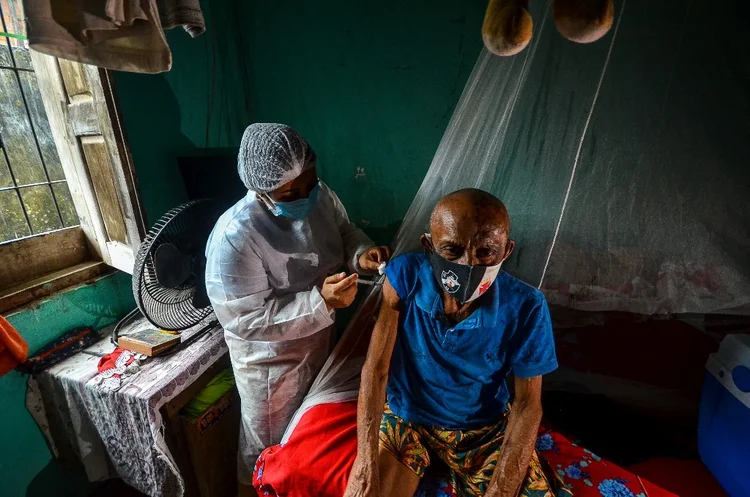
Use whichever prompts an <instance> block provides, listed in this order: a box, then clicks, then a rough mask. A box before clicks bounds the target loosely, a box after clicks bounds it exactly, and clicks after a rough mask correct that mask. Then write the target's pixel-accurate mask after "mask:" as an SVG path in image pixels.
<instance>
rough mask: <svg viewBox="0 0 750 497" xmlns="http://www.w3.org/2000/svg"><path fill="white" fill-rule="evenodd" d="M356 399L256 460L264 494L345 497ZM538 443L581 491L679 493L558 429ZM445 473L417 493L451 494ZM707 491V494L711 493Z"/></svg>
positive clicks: (325, 410) (325, 409)
mask: <svg viewBox="0 0 750 497" xmlns="http://www.w3.org/2000/svg"><path fill="white" fill-rule="evenodd" d="M356 422H357V403H356V402H354V401H351V402H342V403H338V404H321V405H319V406H315V407H313V408H312V409H310V410H309V411H308V412H307V413H306V414H305V415H304V416H303V417H302V420H301V421H300V423H299V424H298V425H297V428H296V429H295V430H294V433H293V434H292V436H291V437H290V439H289V441H288V443H286V444H282V445H276V446H273V447H269V448H268V449H266V450H265V451H263V453H262V454H261V456H260V458H259V459H258V463H257V464H256V466H255V474H254V480H253V481H254V483H255V488H256V489H257V490H258V491H259V494H260V495H267V496H281V495H283V496H284V497H309V496H312V495H314V496H316V497H341V495H343V493H344V489H345V488H346V481H347V478H348V476H349V472H350V470H351V467H352V464H353V462H354V456H355V454H356V451H357V429H356ZM537 449H538V450H539V452H540V454H541V455H542V456H543V457H545V458H546V459H547V461H548V462H549V463H550V464H551V466H552V468H554V469H555V470H556V471H558V472H561V474H562V475H563V478H564V480H565V482H566V484H568V485H570V487H571V488H572V489H573V495H575V496H576V497H677V496H676V495H675V494H673V493H671V492H668V491H666V490H664V489H662V488H659V487H658V486H656V485H654V484H653V483H650V482H648V481H646V480H644V479H642V478H639V477H638V476H636V475H635V474H634V473H631V472H630V471H628V470H625V469H623V468H620V467H619V466H616V465H614V464H613V463H611V462H608V461H605V460H602V459H600V458H599V457H597V456H596V455H594V454H592V453H591V452H589V451H587V450H586V449H584V448H583V447H578V446H576V445H573V444H572V443H571V442H570V441H568V440H567V439H566V438H565V437H563V436H562V435H560V434H559V433H555V432H552V431H547V430H545V429H541V430H540V433H539V440H538V442H537ZM444 483H445V482H441V480H440V478H436V479H435V482H434V485H433V487H431V488H440V489H441V490H440V491H436V490H433V491H430V489H426V488H422V487H420V491H419V492H418V493H417V495H420V496H422V495H427V496H435V495H440V496H447V497H450V495H451V494H450V493H449V492H450V488H449V487H447V486H446V485H445V484H444ZM706 495H708V494H706Z"/></svg>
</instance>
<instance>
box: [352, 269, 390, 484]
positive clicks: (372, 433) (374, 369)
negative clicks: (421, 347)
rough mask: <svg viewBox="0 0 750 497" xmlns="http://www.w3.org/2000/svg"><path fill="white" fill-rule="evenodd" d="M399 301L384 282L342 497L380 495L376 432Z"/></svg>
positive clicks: (381, 411) (362, 381) (363, 379)
mask: <svg viewBox="0 0 750 497" xmlns="http://www.w3.org/2000/svg"><path fill="white" fill-rule="evenodd" d="M399 304H400V300H399V298H398V294H397V293H396V290H394V289H393V287H392V286H391V284H390V283H389V282H388V280H387V279H386V281H385V284H384V285H383V301H382V303H381V306H380V313H379V314H378V319H377V321H376V322H375V328H374V329H373V331H372V338H371V340H370V347H369V349H368V350H367V359H366V360H365V364H364V367H363V368H362V380H361V383H360V387H359V400H358V402H357V458H356V460H355V461H354V467H353V468H352V472H351V475H350V476H349V483H348V485H347V487H346V492H345V493H344V496H345V497H371V496H378V495H379V493H380V482H379V478H378V431H379V429H380V419H381V417H382V416H383V407H384V405H385V388H386V384H387V383H388V368H389V367H390V363H391V355H392V354H393V346H394V344H395V343H396V333H397V331H398V317H399Z"/></svg>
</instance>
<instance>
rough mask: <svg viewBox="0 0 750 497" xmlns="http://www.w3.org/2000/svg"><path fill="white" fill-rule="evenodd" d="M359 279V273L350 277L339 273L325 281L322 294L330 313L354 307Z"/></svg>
mask: <svg viewBox="0 0 750 497" xmlns="http://www.w3.org/2000/svg"><path fill="white" fill-rule="evenodd" d="M357 278H358V276H357V273H353V274H350V275H349V276H347V275H346V273H338V274H334V275H333V276H329V277H328V278H326V279H325V281H324V282H323V288H322V289H321V290H320V294H321V295H322V296H323V300H325V301H326V307H328V310H329V311H330V310H332V309H343V308H345V307H349V306H350V305H352V302H354V297H356V296H357Z"/></svg>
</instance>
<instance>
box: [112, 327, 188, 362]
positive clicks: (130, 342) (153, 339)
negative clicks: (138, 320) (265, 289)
mask: <svg viewBox="0 0 750 497" xmlns="http://www.w3.org/2000/svg"><path fill="white" fill-rule="evenodd" d="M181 340H182V339H181V338H180V335H173V334H171V333H167V332H166V331H160V330H140V331H136V332H134V333H131V334H130V335H123V336H121V337H119V339H118V343H119V344H120V347H122V348H124V349H128V350H132V351H133V352H137V353H139V354H144V355H147V356H149V357H152V356H155V355H157V354H160V353H162V352H164V351H165V350H168V349H171V348H172V347H174V346H175V345H177V344H179V343H180V341H181Z"/></svg>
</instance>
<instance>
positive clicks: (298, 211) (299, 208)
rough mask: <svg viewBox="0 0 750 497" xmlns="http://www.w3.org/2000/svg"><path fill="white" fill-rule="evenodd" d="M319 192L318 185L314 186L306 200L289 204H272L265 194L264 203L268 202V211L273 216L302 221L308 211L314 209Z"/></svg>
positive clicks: (302, 199)
mask: <svg viewBox="0 0 750 497" xmlns="http://www.w3.org/2000/svg"><path fill="white" fill-rule="evenodd" d="M319 191H320V185H319V184H318V185H315V188H313V189H312V190H310V194H309V195H308V196H307V198H301V199H298V200H293V201H291V202H274V201H273V199H271V197H269V196H268V195H267V194H266V195H265V197H266V202H268V203H269V204H270V205H271V207H269V210H270V211H271V212H272V213H273V215H274V216H277V217H278V216H282V217H288V218H289V219H304V218H306V217H307V215H308V214H310V211H312V209H313V207H315V202H317V200H318V192H319Z"/></svg>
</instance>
